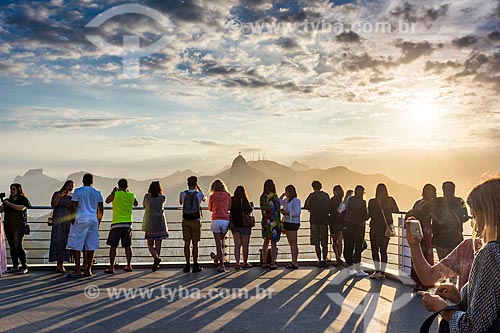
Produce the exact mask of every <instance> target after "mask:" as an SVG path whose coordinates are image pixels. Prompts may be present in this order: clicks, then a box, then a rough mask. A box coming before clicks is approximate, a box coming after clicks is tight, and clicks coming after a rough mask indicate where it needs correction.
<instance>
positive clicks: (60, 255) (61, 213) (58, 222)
mask: <svg viewBox="0 0 500 333" xmlns="http://www.w3.org/2000/svg"><path fill="white" fill-rule="evenodd" d="M52 221H53V222H52V232H51V233H50V251H49V261H68V262H69V261H70V251H69V250H68V249H66V243H67V242H68V234H69V227H70V225H71V222H72V219H71V196H70V195H67V196H65V197H63V198H61V200H59V203H58V204H57V206H56V207H55V208H54V211H53V213H52Z"/></svg>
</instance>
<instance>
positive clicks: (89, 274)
mask: <svg viewBox="0 0 500 333" xmlns="http://www.w3.org/2000/svg"><path fill="white" fill-rule="evenodd" d="M83 276H85V277H92V276H94V273H92V272H89V271H85V273H83Z"/></svg>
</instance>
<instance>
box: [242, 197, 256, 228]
mask: <svg viewBox="0 0 500 333" xmlns="http://www.w3.org/2000/svg"><path fill="white" fill-rule="evenodd" d="M241 214H242V220H241V222H242V224H243V226H244V227H245V228H253V227H255V217H254V216H253V215H251V213H250V214H245V212H244V211H243V199H241Z"/></svg>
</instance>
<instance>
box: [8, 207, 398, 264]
mask: <svg viewBox="0 0 500 333" xmlns="http://www.w3.org/2000/svg"><path fill="white" fill-rule="evenodd" d="M51 209H52V208H51V207H49V206H36V207H32V208H30V210H29V214H28V215H29V218H28V219H29V221H28V222H29V224H30V227H31V234H30V235H29V236H26V237H25V238H24V248H25V250H26V252H27V257H28V263H29V264H30V265H46V264H49V261H48V254H49V248H50V237H51V227H50V226H48V225H47V217H48V214H49V212H50V211H51ZM143 210H144V208H142V207H137V208H134V210H133V220H134V222H133V223H132V229H133V238H132V251H133V258H132V261H133V263H135V264H150V263H151V262H152V258H151V255H150V254H149V251H148V248H147V245H146V240H145V239H144V232H143V231H141V224H142V215H143ZM165 211H166V216H167V226H168V232H169V238H168V239H166V240H164V241H163V243H162V253H161V256H162V263H163V264H181V263H184V241H183V240H182V225H181V223H182V222H181V221H182V207H165ZM33 212H36V213H38V214H36V215H38V216H37V217H33V216H32V215H35V213H33ZM110 212H111V207H105V208H104V218H103V221H102V222H101V224H100V228H99V234H100V247H99V249H98V250H97V251H96V253H95V257H96V260H97V263H98V264H108V263H109V258H108V254H109V246H107V245H106V239H107V236H108V233H109V229H110V225H111V220H110ZM203 212H204V214H203V217H202V222H203V223H202V237H201V241H200V243H199V261H200V263H211V262H212V259H211V258H210V252H215V243H214V240H213V234H212V233H211V231H210V222H211V220H210V217H211V216H210V212H208V211H207V210H206V208H204V209H203ZM401 214H404V212H401V213H398V214H395V215H396V216H398V217H400V216H401ZM254 215H255V219H256V222H257V223H256V225H255V227H254V228H253V229H252V234H251V237H250V248H249V261H250V262H258V261H259V259H260V258H259V249H261V247H262V243H263V240H262V237H261V224H260V223H259V222H260V220H261V215H260V209H259V208H258V207H257V208H256V209H255V210H254ZM308 220H309V213H308V211H307V210H302V213H301V226H300V229H299V231H298V246H299V260H300V261H301V262H307V261H310V262H316V260H317V259H316V254H315V250H314V246H312V245H310V240H309V237H310V229H309V221H308ZM395 221H397V218H395ZM396 230H397V233H398V237H394V238H391V240H390V242H389V247H388V259H389V260H388V261H389V262H388V266H387V267H388V269H390V270H394V271H398V270H399V268H400V266H401V265H402V252H401V251H402V248H401V244H402V240H401V232H402V229H401V227H399V228H396ZM365 239H366V241H367V243H368V248H367V249H366V250H365V251H364V252H363V255H362V261H363V263H371V261H372V260H371V250H370V237H369V227H368V226H367V228H366V235H365ZM233 246H234V242H233V238H232V235H231V231H229V232H228V234H227V237H226V242H225V249H226V260H228V261H229V262H234V256H233ZM7 254H8V251H7ZM124 255H125V253H124V251H123V249H121V248H119V249H118V254H117V263H119V264H123V263H124V262H125V257H124ZM332 256H334V254H333V251H332V247H331V240H330V238H329V259H331V258H332ZM289 260H290V247H289V245H288V242H287V240H286V236H285V235H284V234H283V235H282V237H281V239H280V241H279V242H278V257H277V261H278V262H286V261H289ZM9 263H10V259H9ZM51 265H53V264H51Z"/></svg>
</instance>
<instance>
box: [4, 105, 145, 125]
mask: <svg viewBox="0 0 500 333" xmlns="http://www.w3.org/2000/svg"><path fill="white" fill-rule="evenodd" d="M143 120H147V119H145V118H139V117H120V116H117V115H114V114H112V113H109V112H98V111H92V112H90V111H82V110H76V109H69V108H49V107H38V106H25V107H17V108H14V109H12V110H11V111H10V112H9V119H7V120H6V121H3V122H2V124H3V125H11V124H14V125H15V126H16V127H18V128H22V129H28V130H74V129H106V128H111V127H120V126H126V125H129V124H132V123H134V122H138V121H143Z"/></svg>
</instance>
